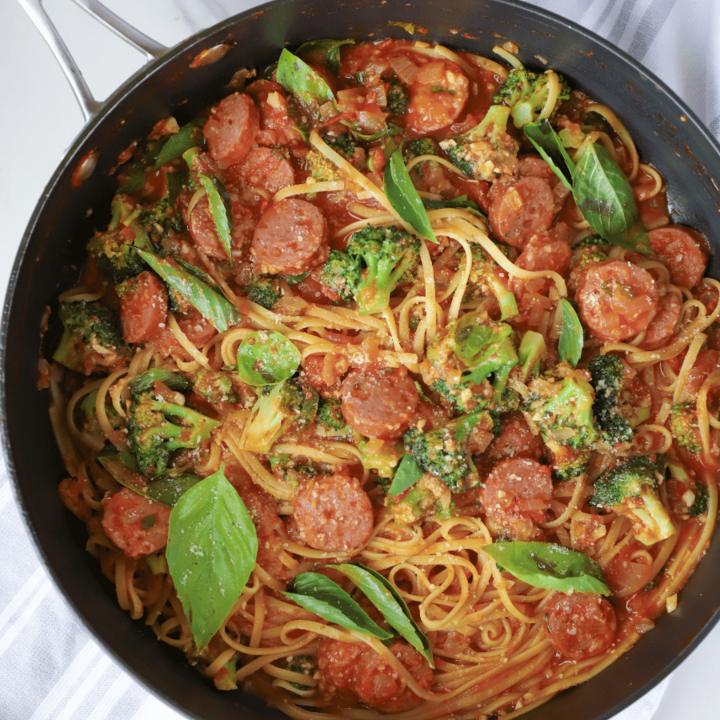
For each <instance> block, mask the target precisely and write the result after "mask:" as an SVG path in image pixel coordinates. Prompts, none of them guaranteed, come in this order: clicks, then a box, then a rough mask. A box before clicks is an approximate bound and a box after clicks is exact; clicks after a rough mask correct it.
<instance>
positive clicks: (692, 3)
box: [0, 0, 720, 720]
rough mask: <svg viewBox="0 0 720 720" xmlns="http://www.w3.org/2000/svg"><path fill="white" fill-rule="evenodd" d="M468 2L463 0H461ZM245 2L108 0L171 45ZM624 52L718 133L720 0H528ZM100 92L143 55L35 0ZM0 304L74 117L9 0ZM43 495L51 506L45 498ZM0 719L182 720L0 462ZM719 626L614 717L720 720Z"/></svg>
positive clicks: (55, 72) (0, 116) (69, 11)
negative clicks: (89, 625) (51, 554)
mask: <svg viewBox="0 0 720 720" xmlns="http://www.w3.org/2000/svg"><path fill="white" fill-rule="evenodd" d="M471 1H472V0H468V2H471ZM256 4H258V3H255V2H243V1H242V0H205V2H201V1H200V0H107V1H106V5H107V6H108V7H110V8H111V9H112V10H114V11H115V12H116V13H117V14H118V15H120V16H121V17H123V18H124V19H126V20H127V21H128V22H130V23H131V24H133V25H135V26H136V27H137V28H138V29H140V30H142V31H143V32H145V33H147V34H148V35H150V36H151V37H154V38H155V39H157V40H158V41H159V42H162V43H163V44H165V45H168V46H172V45H174V44H176V43H178V42H180V41H181V40H183V39H185V38H186V37H188V36H189V35H191V34H192V33H194V32H196V31H197V30H199V29H202V28H204V27H208V26H210V25H213V24H214V23H216V22H218V21H220V20H222V19H224V18H226V17H228V16H230V15H232V14H234V13H237V12H241V11H243V10H245V9H247V8H249V7H252V6H253V5H256ZM532 4H535V5H538V6H540V7H543V8H546V9H549V10H552V11H554V12H556V13H558V14H560V15H563V16H565V17H568V18H569V19H571V20H575V21H576V22H579V23H580V24H581V25H583V26H585V27H587V28H589V29H591V30H593V31H595V32H596V33H598V34H600V35H602V36H603V37H605V38H607V39H608V40H610V41H611V42H613V43H615V44H616V45H618V46H620V47H621V48H622V49H623V50H626V51H628V52H629V53H630V54H631V55H633V56H634V57H635V58H636V59H638V60H639V61H641V62H642V63H643V64H644V65H645V66H647V67H648V68H649V69H650V70H651V71H653V72H654V73H655V74H657V75H658V76H659V77H660V78H662V79H663V80H664V81H665V82H666V83H667V84H668V85H669V86H670V87H671V88H672V89H673V90H675V91H676V92H677V93H678V94H679V95H680V96H681V97H682V98H683V99H684V100H685V101H686V102H687V103H688V104H689V105H690V107H691V108H693V109H694V110H695V112H696V113H697V114H698V115H699V117H700V119H701V120H703V121H704V122H705V123H706V124H707V126H708V127H709V128H710V129H711V130H712V131H713V132H714V133H715V135H716V136H718V137H720V0H536V1H535V2H534V3H532ZM45 7H46V8H47V10H48V12H49V13H50V14H51V16H52V17H53V19H54V20H55V21H56V23H57V25H58V27H59V28H60V29H61V31H62V33H63V36H64V38H65V39H66V42H67V44H68V46H69V47H70V50H71V52H73V53H74V54H75V56H76V58H77V60H78V62H79V63H80V65H81V67H82V69H83V72H84V73H85V77H86V79H87V80H88V83H89V84H90V86H91V88H92V89H93V91H94V92H95V93H96V95H97V96H98V97H101V98H102V97H105V96H106V95H107V94H109V93H110V92H111V91H112V90H114V89H115V88H116V87H117V86H118V85H119V84H120V83H121V82H122V81H123V80H124V79H126V78H127V77H128V76H129V75H130V74H131V73H132V72H134V71H135V70H136V69H138V68H139V67H140V65H141V64H142V58H141V57H140V56H138V55H137V54H135V53H134V52H133V51H132V50H130V49H128V48H127V46H125V45H124V44H123V43H122V42H121V41H119V40H117V39H116V38H114V36H112V35H111V34H110V33H107V32H106V31H104V30H99V29H98V27H97V25H95V23H94V22H93V21H92V20H91V19H90V18H88V17H87V16H86V15H85V14H84V13H83V12H82V11H81V10H79V9H78V8H76V7H75V6H74V5H72V4H71V3H70V0H46V1H45ZM0 98H1V100H0V102H1V103H2V105H1V111H0V138H1V139H2V142H1V143H0V227H1V228H2V233H1V234H0V258H2V261H0V297H2V296H4V293H5V288H6V287H7V281H8V276H9V273H10V268H11V265H12V260H13V258H14V255H15V252H16V249H17V247H18V245H19V243H20V239H21V237H22V234H23V232H24V228H25V225H26V224H27V222H28V220H29V217H30V214H31V212H32V210H33V207H34V205H35V203H36V200H37V198H38V197H39V196H40V194H41V192H42V189H43V187H44V186H45V184H46V182H47V181H48V180H49V178H50V176H51V174H52V172H53V171H54V169H55V167H56V165H57V164H58V162H59V161H60V159H61V157H62V154H63V153H64V151H65V149H66V148H67V147H68V146H69V145H70V144H71V142H72V140H73V138H74V137H75V136H76V135H77V133H78V132H79V131H80V129H81V127H82V125H83V120H82V116H81V114H80V111H79V110H78V108H77V106H76V105H75V103H74V99H73V96H72V94H71V91H70V88H69V86H68V85H67V83H66V82H65V80H64V79H63V76H62V74H61V73H60V70H59V69H58V67H57V65H56V64H55V62H54V60H53V58H52V55H51V54H50V52H49V50H48V49H47V47H46V46H45V45H44V43H43V41H42V39H41V38H40V36H39V34H38V33H37V31H36V30H35V29H34V27H33V26H32V24H31V23H30V21H29V20H28V19H27V18H26V17H25V15H24V13H23V12H22V10H21V8H20V7H19V5H17V4H16V3H15V0H0ZM51 500H52V498H50V499H49V501H51ZM0 548H2V550H0V720H51V719H52V720H145V719H147V720H151V719H152V720H171V719H173V718H175V719H179V718H180V717H181V716H180V715H179V714H178V713H176V712H175V711H174V710H173V709H171V708H169V707H167V706H166V705H164V704H163V703H161V702H160V701H158V700H157V699H155V698H154V697H152V696H150V695H149V694H148V693H147V692H146V691H145V689H144V688H143V687H141V686H140V685H139V684H137V683H136V682H135V680H134V679H132V678H131V677H130V676H128V675H127V674H126V673H125V672H124V670H123V669H122V668H120V667H119V666H118V665H117V664H116V663H115V662H114V661H113V660H112V659H111V658H110V657H109V656H108V655H107V654H106V653H105V651H104V650H103V649H102V648H101V647H100V646H99V645H98V643H97V642H96V641H95V640H94V638H93V637H92V636H91V635H89V634H88V632H87V631H86V630H85V628H84V626H82V625H81V623H80V622H79V621H78V620H77V619H76V618H75V617H74V615H73V614H72V612H71V611H70V608H69V607H68V605H67V604H66V602H65V600H64V599H63V598H62V596H60V595H59V593H58V592H57V591H56V589H55V587H54V585H53V583H52V581H51V580H50V579H49V577H48V575H47V573H46V571H45V569H44V567H43V566H42V565H41V563H40V561H39V559H38V556H37V554H36V550H35V547H34V545H33V542H32V540H31V539H30V537H29V535H28V533H27V531H26V529H25V527H24V525H23V523H22V520H21V518H20V514H19V512H18V507H17V504H16V500H15V498H14V495H13V492H12V487H11V481H10V479H9V477H8V473H7V469H6V468H5V467H4V466H0ZM719 654H720V629H717V628H716V629H715V630H714V631H713V632H712V633H711V634H710V635H709V636H708V638H707V639H706V640H705V641H704V642H703V643H702V644H701V646H700V647H699V648H698V649H697V650H696V652H695V653H694V654H693V655H692V656H691V657H690V659H689V660H687V661H686V662H685V663H684V664H683V665H682V666H681V667H680V668H679V669H678V670H677V671H676V672H675V673H674V674H673V675H672V676H671V677H670V678H669V679H668V680H666V681H665V682H663V683H662V684H661V685H660V686H658V687H657V688H656V689H655V690H653V691H652V692H650V693H648V694H647V695H646V696H645V697H644V698H643V699H641V700H640V701H639V702H637V703H636V704H635V705H633V706H632V707H631V708H628V709H627V710H626V711H625V712H624V713H622V714H621V715H618V716H617V718H616V720H650V718H654V719H655V720H675V719H676V718H679V717H684V716H685V715H686V713H687V709H688V708H692V713H693V715H694V716H696V717H705V718H715V717H718V716H719V711H718V709H717V708H718V707H720V683H718V681H717V677H718V672H717V671H718V669H720V663H719V662H718V659H717V658H718V655H719Z"/></svg>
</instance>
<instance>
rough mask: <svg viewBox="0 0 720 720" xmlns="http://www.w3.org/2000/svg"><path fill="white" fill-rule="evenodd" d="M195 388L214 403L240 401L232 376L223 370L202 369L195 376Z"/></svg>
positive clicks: (217, 404)
mask: <svg viewBox="0 0 720 720" xmlns="http://www.w3.org/2000/svg"><path fill="white" fill-rule="evenodd" d="M194 390H195V392H196V393H197V394H198V395H200V397H202V398H205V400H207V401H208V402H210V403H211V404H212V405H216V406H222V405H226V404H233V403H238V402H240V396H239V395H238V394H237V391H236V390H235V386H234V385H233V381H232V378H231V377H230V375H228V373H226V372H223V371H222V370H200V371H199V372H198V374H197V375H196V376H195V385H194Z"/></svg>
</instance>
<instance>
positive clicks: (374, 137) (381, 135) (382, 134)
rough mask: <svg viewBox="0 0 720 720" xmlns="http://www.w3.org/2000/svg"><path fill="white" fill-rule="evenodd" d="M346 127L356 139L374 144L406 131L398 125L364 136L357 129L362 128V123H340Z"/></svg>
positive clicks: (345, 121)
mask: <svg viewBox="0 0 720 720" xmlns="http://www.w3.org/2000/svg"><path fill="white" fill-rule="evenodd" d="M340 122H341V123H342V124H343V125H345V127H347V128H350V131H351V132H352V134H353V135H355V137H358V138H360V139H361V140H364V141H365V142H372V141H374V140H379V139H380V138H384V137H388V136H390V135H402V134H403V132H404V130H403V129H402V128H399V127H397V125H390V126H389V127H386V128H385V129H384V130H378V131H377V132H376V133H373V134H372V135H363V133H361V132H358V131H357V129H356V128H357V127H359V126H360V123H357V122H350V121H349V120H341V121H340Z"/></svg>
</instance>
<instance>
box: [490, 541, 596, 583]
mask: <svg viewBox="0 0 720 720" xmlns="http://www.w3.org/2000/svg"><path fill="white" fill-rule="evenodd" d="M482 550H483V552H484V553H485V554H486V555H489V556H490V557H491V558H492V559H493V560H495V562H496V563H497V564H498V565H500V566H502V568H503V569H504V570H507V571H508V572H509V573H510V574H511V575H514V576H515V577H516V578H518V579H519V580H522V581H523V582H526V583H528V585H534V586H535V587H541V588H549V589H551V590H559V591H560V592H571V591H574V592H581V593H593V594H595V595H609V594H610V590H609V589H608V587H607V585H606V584H605V576H604V575H603V572H602V570H601V569H600V566H599V565H598V564H597V563H596V562H595V561H594V560H593V559H592V558H591V557H589V556H588V555H585V554H584V553H581V552H578V551H577V550H571V549H570V548H566V547H565V546H564V545H557V544H554V543H542V542H498V543H492V544H489V545H485V546H483V548H482Z"/></svg>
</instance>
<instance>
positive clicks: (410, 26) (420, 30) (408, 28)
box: [388, 20, 430, 35]
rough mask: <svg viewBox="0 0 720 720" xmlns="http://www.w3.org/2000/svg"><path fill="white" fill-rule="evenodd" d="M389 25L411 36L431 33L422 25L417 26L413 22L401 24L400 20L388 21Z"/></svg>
mask: <svg viewBox="0 0 720 720" xmlns="http://www.w3.org/2000/svg"><path fill="white" fill-rule="evenodd" d="M388 25H390V26H391V27H399V28H402V29H403V30H405V32H407V33H409V34H410V35H427V34H428V32H430V31H429V30H428V29H427V28H425V27H423V26H422V25H417V24H416V23H412V22H401V21H400V20H388Z"/></svg>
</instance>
